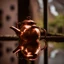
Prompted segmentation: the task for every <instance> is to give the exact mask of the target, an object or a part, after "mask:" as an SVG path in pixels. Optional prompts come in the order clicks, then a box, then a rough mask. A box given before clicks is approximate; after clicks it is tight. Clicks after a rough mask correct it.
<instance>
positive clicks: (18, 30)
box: [10, 26, 20, 35]
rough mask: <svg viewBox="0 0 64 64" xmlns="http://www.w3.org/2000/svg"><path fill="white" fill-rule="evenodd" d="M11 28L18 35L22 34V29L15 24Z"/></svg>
mask: <svg viewBox="0 0 64 64" xmlns="http://www.w3.org/2000/svg"><path fill="white" fill-rule="evenodd" d="M10 28H11V29H12V30H14V31H15V33H16V34H17V35H19V34H20V29H18V28H16V27H14V26H11V27H10Z"/></svg>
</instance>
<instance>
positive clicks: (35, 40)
mask: <svg viewBox="0 0 64 64" xmlns="http://www.w3.org/2000/svg"><path fill="white" fill-rule="evenodd" d="M10 28H11V29H13V30H14V31H15V33H16V34H17V36H18V37H19V39H20V41H19V46H18V47H17V48H16V49H15V50H14V51H13V52H14V53H18V52H19V51H21V52H22V53H23V55H24V56H25V58H27V59H29V60H35V59H36V58H37V56H38V54H39V51H40V50H41V48H40V28H39V27H37V26H36V23H35V22H34V21H33V20H30V19H26V20H24V21H23V22H22V23H21V25H20V29H19V28H16V27H14V26H11V27H10Z"/></svg>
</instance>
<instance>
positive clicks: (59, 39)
mask: <svg viewBox="0 0 64 64" xmlns="http://www.w3.org/2000/svg"><path fill="white" fill-rule="evenodd" d="M42 39H45V36H41V38H40V40H42ZM5 40H7V41H11V40H19V38H18V37H17V36H0V41H5ZM46 40H47V41H54V42H64V36H46Z"/></svg>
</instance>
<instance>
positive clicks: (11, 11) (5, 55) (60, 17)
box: [0, 0, 64, 64]
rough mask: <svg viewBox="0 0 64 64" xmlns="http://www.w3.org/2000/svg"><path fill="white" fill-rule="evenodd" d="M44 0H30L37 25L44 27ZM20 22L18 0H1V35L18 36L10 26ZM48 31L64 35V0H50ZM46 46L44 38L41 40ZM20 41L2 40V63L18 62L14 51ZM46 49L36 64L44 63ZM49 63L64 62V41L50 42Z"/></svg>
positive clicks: (0, 45)
mask: <svg viewBox="0 0 64 64" xmlns="http://www.w3.org/2000/svg"><path fill="white" fill-rule="evenodd" d="M43 7H44V6H43V0H30V6H29V9H30V13H31V15H32V18H33V20H34V21H35V22H36V23H37V26H39V27H42V28H43V26H44V25H43V14H44V12H43ZM17 22H18V0H0V36H2V35H3V36H16V34H15V32H14V31H13V30H11V29H10V28H9V27H10V26H12V25H13V26H16V23H17ZM47 23H48V24H47V29H48V33H51V34H61V35H64V0H48V22H47ZM40 43H41V47H43V46H44V42H43V40H42V41H40ZM17 46H18V41H2V40H0V64H18V58H17V56H16V55H15V54H13V53H12V51H13V50H14V49H15V48H16V47H17ZM43 52H44V51H43V50H42V51H41V52H40V55H39V57H38V59H37V60H36V61H35V64H44V53H43ZM48 64H64V42H51V41H49V42H48Z"/></svg>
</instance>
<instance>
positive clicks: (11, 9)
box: [0, 0, 18, 64]
mask: <svg viewBox="0 0 64 64" xmlns="http://www.w3.org/2000/svg"><path fill="white" fill-rule="evenodd" d="M17 9H18V7H17V0H0V35H12V36H13V35H15V32H14V31H13V30H11V29H10V28H9V27H10V26H12V25H14V26H15V25H16V22H17V14H18V13H17ZM17 45H18V41H0V64H18V58H17V56H16V55H15V54H13V53H12V51H13V50H14V49H15V48H16V47H17Z"/></svg>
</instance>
